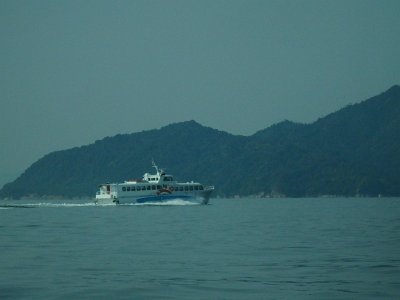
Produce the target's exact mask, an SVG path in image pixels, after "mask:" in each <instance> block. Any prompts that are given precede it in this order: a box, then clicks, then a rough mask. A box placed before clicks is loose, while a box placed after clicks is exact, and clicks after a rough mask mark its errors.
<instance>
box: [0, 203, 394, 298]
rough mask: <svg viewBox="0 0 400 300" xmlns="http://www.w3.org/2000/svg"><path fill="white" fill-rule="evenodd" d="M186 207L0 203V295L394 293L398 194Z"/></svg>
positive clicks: (368, 295) (387, 295)
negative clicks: (379, 196)
mask: <svg viewBox="0 0 400 300" xmlns="http://www.w3.org/2000/svg"><path fill="white" fill-rule="evenodd" d="M186 204H187V203H185V202H184V201H179V200H176V201H173V202H172V203H170V205H163V206H156V205H140V206H135V205H131V206H95V205H93V204H92V203H91V202H89V201H87V202H77V201H72V200H71V201H56V202H51V203H47V202H45V201H43V200H37V201H33V200H32V201H18V202H14V203H11V202H3V203H2V207H1V208H0V230H1V234H0V265H1V268H0V298H1V299H397V298H399V296H400V280H399V278H400V255H399V251H398V249H399V248H400V238H399V234H398V232H399V229H400V199H399V198H391V199H389V198H388V199H382V198H380V199H366V198H363V199H356V198H336V199H326V198H314V199H306V198H305V199H212V201H211V205H206V206H203V205H186ZM14 205H15V206H14Z"/></svg>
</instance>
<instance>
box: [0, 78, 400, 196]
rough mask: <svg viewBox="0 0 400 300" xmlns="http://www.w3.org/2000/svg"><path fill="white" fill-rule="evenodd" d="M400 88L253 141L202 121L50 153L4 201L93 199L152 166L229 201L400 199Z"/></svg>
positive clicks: (281, 126)
mask: <svg viewBox="0 0 400 300" xmlns="http://www.w3.org/2000/svg"><path fill="white" fill-rule="evenodd" d="M399 116H400V87H399V86H398V85H395V86H393V87H391V88H390V89H389V90H387V91H386V92H384V93H382V94H380V95H377V96H375V97H372V98H370V99H367V100H365V101H363V102H361V103H358V104H353V105H348V106H346V107H344V108H342V109H340V110H339V111H336V112H334V113H331V114H329V115H327V116H325V117H322V118H320V119H318V120H317V121H315V122H313V123H311V124H299V123H293V122H290V121H284V122H281V123H278V124H275V125H273V126H271V127H269V128H266V129H264V130H260V131H258V132H257V133H255V134H254V135H251V136H238V135H232V134H229V133H227V132H223V131H219V130H216V129H212V128H209V127H205V126H202V125H200V124H198V123H197V122H195V121H188V122H181V123H175V124H170V125H168V126H165V127H163V128H161V129H157V130H155V129H154V130H148V131H142V132H137V133H132V134H124V135H116V136H114V137H106V138H104V139H102V140H98V141H96V142H95V143H93V144H90V145H86V146H81V147H76V148H72V149H68V150H63V151H57V152H52V153H49V154H47V155H45V156H44V157H43V158H41V159H39V160H38V161H36V162H35V163H33V164H32V165H31V166H30V167H29V168H28V169H27V170H25V172H24V173H23V174H22V175H21V176H19V177H18V178H17V179H16V180H15V181H13V182H11V183H8V184H6V185H5V186H4V187H3V188H2V189H1V190H0V198H2V199H7V198H8V199H10V198H12V199H18V198H22V197H52V196H51V195H54V197H87V196H89V197H93V196H94V193H95V191H96V189H97V185H98V184H99V183H104V182H120V181H122V180H125V179H127V178H131V177H133V176H139V175H140V174H143V173H144V172H145V171H146V170H147V169H148V166H149V163H150V162H151V161H152V159H153V158H154V159H156V160H157V161H158V162H159V163H160V164H161V165H162V167H166V168H168V170H169V171H171V173H174V174H176V177H177V178H178V179H179V177H181V178H189V177H190V178H194V179H196V180H198V181H201V182H204V183H212V184H213V185H215V188H216V190H215V193H216V194H218V195H219V196H223V197H233V196H235V195H241V196H249V195H252V196H257V197H279V196H287V197H304V196H307V197H312V196H323V195H336V196H373V197H376V196H400V139H399V136H400V117H399Z"/></svg>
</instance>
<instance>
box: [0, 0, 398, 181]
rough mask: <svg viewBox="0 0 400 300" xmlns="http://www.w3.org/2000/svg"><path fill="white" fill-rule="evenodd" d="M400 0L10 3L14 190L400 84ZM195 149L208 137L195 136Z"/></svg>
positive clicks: (4, 65)
mask: <svg viewBox="0 0 400 300" xmlns="http://www.w3.org/2000/svg"><path fill="white" fill-rule="evenodd" d="M399 13H400V1H397V0H395V1H375V0H374V1H367V0H362V1H337V0H332V1H323V0H318V1H299V0H294V1H268V0H263V1H250V0H246V1H233V0H229V1H217V0H212V1H204V0H198V1H188V0H182V1H168V0H161V1H151V0H148V1H133V0H132V1H111V0H110V1H99V0H94V1H88V0H85V1H71V0H66V1H53V0H51V1H45V0H40V1H37V0H34V1H15V0H11V1H5V0H1V1H0V43H1V47H0V70H1V71H0V91H1V94H0V104H1V118H0V129H1V131H0V186H1V185H2V183H4V181H6V180H11V179H14V177H15V176H16V175H18V174H19V173H20V172H22V171H23V170H24V169H26V168H27V167H28V166H29V165H30V164H32V163H33V162H34V161H36V160H37V159H39V158H40V157H42V156H43V155H45V154H47V153H49V152H51V151H55V150H61V149H66V148H70V147H73V146H79V145H83V144H89V143H92V142H94V141H95V140H96V139H101V138H103V137H105V136H113V135H115V134H118V133H131V132H137V131H142V130H145V129H154V128H160V127H162V126H165V125H167V124H170V123H173V122H180V121H185V120H191V119H194V120H196V121H198V122H199V123H201V124H203V125H206V126H210V127H213V128H216V129H220V130H224V131H228V132H230V133H233V134H244V135H250V134H253V133H255V132H256V131H257V130H260V129H263V128H266V127H268V126H270V125H272V124H274V123H277V122H280V121H282V120H285V119H288V120H292V121H297V122H312V121H315V120H316V119H317V118H318V117H321V116H324V115H326V114H328V113H330V112H333V111H335V110H337V109H339V108H341V107H343V106H345V105H347V104H349V103H354V102H359V101H361V100H364V99H366V98H368V97H371V96H374V95H376V94H378V93H381V92H383V91H385V90H386V89H388V88H389V87H390V86H392V85H394V84H399V83H400V18H399ZM194 138H195V137H194Z"/></svg>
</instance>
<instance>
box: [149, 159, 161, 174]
mask: <svg viewBox="0 0 400 300" xmlns="http://www.w3.org/2000/svg"><path fill="white" fill-rule="evenodd" d="M151 163H152V165H153V167H154V168H156V172H157V175H159V174H160V172H159V171H158V167H157V165H156V163H155V162H154V159H152V160H151Z"/></svg>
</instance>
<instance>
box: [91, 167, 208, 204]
mask: <svg viewBox="0 0 400 300" xmlns="http://www.w3.org/2000/svg"><path fill="white" fill-rule="evenodd" d="M153 167H154V168H155V169H156V174H149V173H145V174H144V175H143V178H142V179H131V180H127V181H125V182H123V183H106V184H101V185H99V190H98V192H97V193H96V199H95V203H96V204H136V203H149V202H150V203H153V202H154V203H158V202H167V201H170V200H173V199H182V200H185V201H190V202H194V203H198V204H208V202H209V200H210V196H211V193H212V192H213V190H214V186H203V185H202V184H200V183H198V182H193V181H191V182H185V183H182V182H177V181H175V180H174V177H173V176H172V175H168V174H166V173H165V170H163V169H159V168H158V167H157V165H156V164H155V163H154V161H153Z"/></svg>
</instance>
